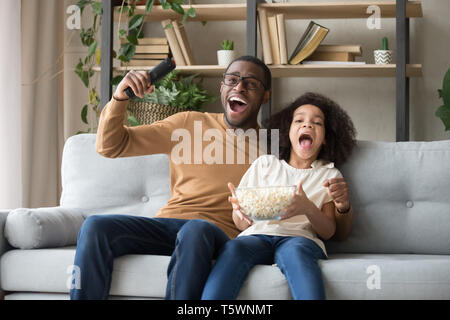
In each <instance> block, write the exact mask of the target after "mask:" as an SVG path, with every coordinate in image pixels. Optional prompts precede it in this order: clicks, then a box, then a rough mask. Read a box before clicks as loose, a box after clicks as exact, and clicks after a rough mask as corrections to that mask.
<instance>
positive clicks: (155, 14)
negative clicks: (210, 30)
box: [114, 3, 247, 21]
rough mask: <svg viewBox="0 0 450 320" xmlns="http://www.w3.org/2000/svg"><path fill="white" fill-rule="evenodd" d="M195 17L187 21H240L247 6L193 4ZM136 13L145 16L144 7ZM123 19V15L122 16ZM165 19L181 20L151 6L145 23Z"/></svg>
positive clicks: (172, 12)
mask: <svg viewBox="0 0 450 320" xmlns="http://www.w3.org/2000/svg"><path fill="white" fill-rule="evenodd" d="M182 7H183V8H184V10H187V9H189V8H190V6H188V5H182ZM192 7H193V8H195V12H196V16H195V18H188V20H189V21H230V20H242V21H245V20H246V18H247V4H245V3H236V4H194V5H192ZM119 8H120V7H115V9H114V20H115V21H118V20H119ZM135 12H136V13H138V14H145V6H136V11H135ZM122 19H123V15H122ZM165 19H174V20H181V19H182V16H181V15H180V14H177V13H175V12H174V11H173V10H164V9H163V8H162V6H153V8H152V11H151V12H150V14H149V15H148V16H147V18H146V20H145V21H161V20H165Z"/></svg>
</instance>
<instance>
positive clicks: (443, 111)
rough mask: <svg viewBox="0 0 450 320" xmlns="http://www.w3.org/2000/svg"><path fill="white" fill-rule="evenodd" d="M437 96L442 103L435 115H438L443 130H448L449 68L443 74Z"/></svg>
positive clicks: (449, 105)
mask: <svg viewBox="0 0 450 320" xmlns="http://www.w3.org/2000/svg"><path fill="white" fill-rule="evenodd" d="M438 92H439V98H442V100H443V101H444V105H442V106H440V107H439V108H438V109H437V110H436V116H437V117H439V118H440V119H441V120H442V122H443V123H444V126H445V131H447V130H450V69H448V70H447V73H446V74H445V76H444V81H443V83H442V89H439V90H438Z"/></svg>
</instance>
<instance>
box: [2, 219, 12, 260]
mask: <svg viewBox="0 0 450 320" xmlns="http://www.w3.org/2000/svg"><path fill="white" fill-rule="evenodd" d="M9 212H10V210H0V257H1V256H2V255H3V253H4V252H5V251H7V250H8V248H9V245H8V241H6V238H5V225H6V218H7V217H8V214H9Z"/></svg>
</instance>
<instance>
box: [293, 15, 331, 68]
mask: <svg viewBox="0 0 450 320" xmlns="http://www.w3.org/2000/svg"><path fill="white" fill-rule="evenodd" d="M329 31H330V29H328V28H326V27H324V26H321V25H319V24H317V23H315V22H314V21H311V22H310V23H309V25H308V27H307V28H306V30H305V32H304V33H303V35H302V36H301V38H300V40H299V42H298V44H297V46H296V47H295V50H294V51H293V52H292V55H291V57H290V58H289V64H298V63H300V62H302V61H303V60H305V59H306V58H308V57H309V56H310V55H311V54H312V53H313V52H314V50H316V49H317V47H318V46H319V45H320V44H321V42H322V41H323V40H324V39H325V37H326V35H327V34H328V32H329Z"/></svg>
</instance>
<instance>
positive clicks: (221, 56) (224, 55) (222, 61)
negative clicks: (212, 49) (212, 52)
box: [217, 50, 234, 67]
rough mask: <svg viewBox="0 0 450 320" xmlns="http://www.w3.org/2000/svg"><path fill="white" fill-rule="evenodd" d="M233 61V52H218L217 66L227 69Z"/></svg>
mask: <svg viewBox="0 0 450 320" xmlns="http://www.w3.org/2000/svg"><path fill="white" fill-rule="evenodd" d="M233 60H234V50H218V51H217V62H218V65H219V66H224V67H228V65H229V64H230V63H231V62H232V61H233Z"/></svg>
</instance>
